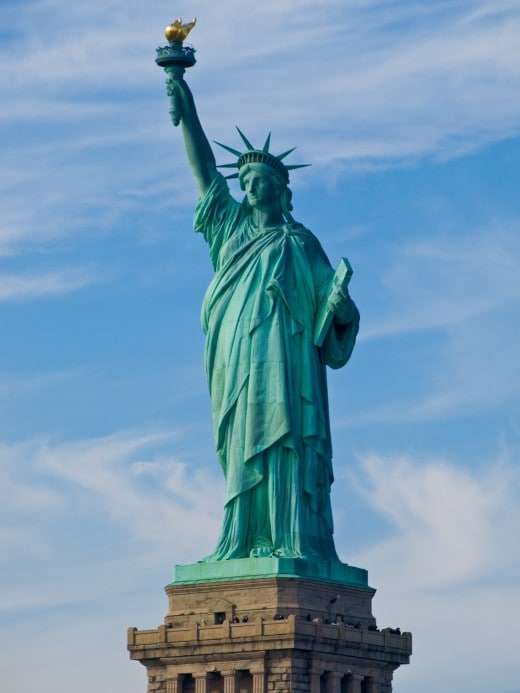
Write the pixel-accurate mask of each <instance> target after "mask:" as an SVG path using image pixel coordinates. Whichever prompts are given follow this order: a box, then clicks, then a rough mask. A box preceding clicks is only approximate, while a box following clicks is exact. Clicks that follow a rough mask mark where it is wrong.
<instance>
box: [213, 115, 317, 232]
mask: <svg viewBox="0 0 520 693" xmlns="http://www.w3.org/2000/svg"><path fill="white" fill-rule="evenodd" d="M237 130H238V133H239V135H240V137H241V138H242V140H243V142H244V144H245V145H246V147H247V149H246V151H245V152H240V151H238V149H233V147H228V146H227V145H226V144H221V143H220V142H216V144H218V145H219V146H220V147H223V148H224V149H225V150H227V151H228V152H230V153H231V154H234V155H235V156H237V157H238V158H237V160H236V162H235V163H232V164H222V166H221V167H220V168H235V169H238V171H237V172H236V173H232V174H231V175H229V176H226V178H238V179H239V180H240V187H241V188H242V190H244V191H245V193H246V197H245V200H244V205H245V206H246V207H249V208H253V209H254V208H255V207H256V208H264V209H271V210H272V209H275V210H276V209H279V210H280V212H281V213H282V215H283V216H284V217H285V219H286V220H287V221H290V220H291V219H292V217H291V210H292V204H291V198H292V193H291V191H290V189H289V171H291V170H293V169H297V168H304V167H305V166H306V165H307V164H289V165H288V164H284V163H283V159H285V157H286V156H288V155H289V154H290V153H291V152H292V151H294V149H289V150H287V151H286V152H282V154H278V155H276V156H275V155H274V154H271V152H270V151H269V145H270V142H271V133H269V135H268V136H267V139H266V141H265V143H264V146H263V147H262V149H255V147H253V145H252V144H251V142H250V141H249V140H248V139H247V137H246V136H245V135H244V133H243V132H242V131H241V130H240V129H239V128H237Z"/></svg>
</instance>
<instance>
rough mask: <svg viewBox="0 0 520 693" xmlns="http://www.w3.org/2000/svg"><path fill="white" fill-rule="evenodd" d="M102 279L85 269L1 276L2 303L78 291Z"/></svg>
mask: <svg viewBox="0 0 520 693" xmlns="http://www.w3.org/2000/svg"><path fill="white" fill-rule="evenodd" d="M100 279H101V277H100V276H99V274H97V273H93V272H92V271H89V270H85V269H74V270H72V269H71V270H60V271H57V272H46V273H43V274H6V273H3V274H0V301H25V300H29V299H35V298H42V297H44V296H56V295H60V294H67V293H70V292H72V291H78V290H79V289H83V288H84V287H86V286H90V285H92V284H95V283H98V282H99V281H100Z"/></svg>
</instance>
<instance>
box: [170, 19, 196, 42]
mask: <svg viewBox="0 0 520 693" xmlns="http://www.w3.org/2000/svg"><path fill="white" fill-rule="evenodd" d="M196 23H197V20H196V19H194V20H193V21H192V22H187V24H183V23H182V19H180V18H179V19H176V20H175V21H174V22H172V23H171V24H169V25H168V26H167V27H166V29H165V30H164V35H165V36H166V38H167V40H168V41H181V43H182V41H184V39H185V38H186V36H187V35H188V34H189V33H190V31H191V30H192V29H193V27H194V26H195V24H196Z"/></svg>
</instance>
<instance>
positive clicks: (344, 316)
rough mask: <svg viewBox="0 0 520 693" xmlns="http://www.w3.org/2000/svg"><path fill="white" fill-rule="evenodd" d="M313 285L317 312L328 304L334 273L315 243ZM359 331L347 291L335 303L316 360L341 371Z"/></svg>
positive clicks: (356, 313) (357, 316)
mask: <svg viewBox="0 0 520 693" xmlns="http://www.w3.org/2000/svg"><path fill="white" fill-rule="evenodd" d="M313 273H314V282H315V285H316V287H317V292H316V293H317V298H318V310H319V307H321V305H322V304H323V303H326V302H329V301H330V298H331V296H330V291H331V284H332V278H333V276H334V270H333V268H332V266H331V264H330V262H329V260H328V258H327V256H326V254H325V252H324V250H323V249H322V248H321V245H319V244H318V252H317V253H316V261H315V262H314V263H313ZM358 330H359V311H358V309H357V307H356V304H355V303H354V301H353V300H352V299H351V298H350V295H349V294H348V292H347V293H346V294H345V296H344V297H343V298H342V299H341V300H337V297H336V307H335V309H334V319H333V320H332V323H331V326H330V328H329V331H328V333H327V336H326V337H325V340H324V342H323V344H322V346H321V347H320V348H319V351H320V358H321V360H322V362H323V363H325V364H326V365H327V366H330V368H342V367H343V366H344V365H345V364H346V363H347V361H348V360H349V358H350V356H351V354H352V351H353V349H354V345H355V343H356V337H357V333H358Z"/></svg>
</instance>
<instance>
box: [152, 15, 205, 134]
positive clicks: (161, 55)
mask: <svg viewBox="0 0 520 693" xmlns="http://www.w3.org/2000/svg"><path fill="white" fill-rule="evenodd" d="M196 23H197V20H196V19H194V20H193V21H192V22H188V23H187V24H183V23H182V19H176V20H175V21H174V22H172V23H171V24H169V25H168V26H167V27H166V29H165V30H164V35H165V36H166V39H167V41H168V45H167V46H160V47H159V48H158V49H157V57H156V58H155V62H156V63H157V65H159V66H160V67H162V68H164V71H165V72H166V93H167V94H168V96H169V97H170V109H169V110H170V117H171V119H172V121H173V124H174V125H178V124H179V120H180V113H177V111H176V107H175V96H174V94H175V82H176V81H177V80H179V79H181V78H182V76H183V74H184V72H185V70H186V68H187V67H192V66H193V65H195V62H196V60H195V48H193V47H192V46H184V45H183V41H184V40H185V38H186V37H187V36H188V34H189V33H190V31H191V30H192V29H193V27H194V26H195V24H196Z"/></svg>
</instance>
